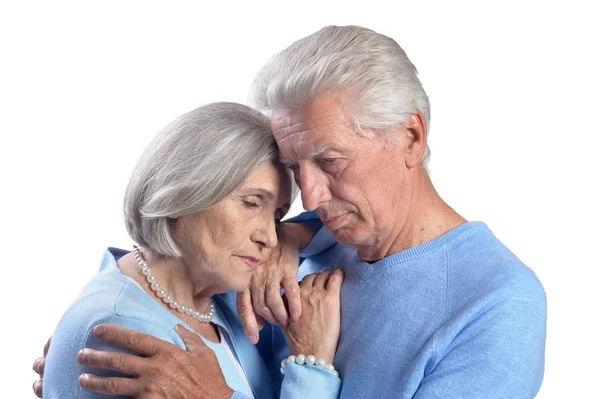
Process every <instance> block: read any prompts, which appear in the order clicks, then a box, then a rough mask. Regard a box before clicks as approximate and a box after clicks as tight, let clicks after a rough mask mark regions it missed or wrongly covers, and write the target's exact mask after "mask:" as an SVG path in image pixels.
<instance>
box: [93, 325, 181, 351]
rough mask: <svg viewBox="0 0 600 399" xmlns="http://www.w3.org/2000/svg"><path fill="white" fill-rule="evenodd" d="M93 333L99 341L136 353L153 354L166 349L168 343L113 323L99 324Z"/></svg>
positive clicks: (168, 345)
mask: <svg viewBox="0 0 600 399" xmlns="http://www.w3.org/2000/svg"><path fill="white" fill-rule="evenodd" d="M94 335H95V336H96V337H97V338H98V339H99V340H101V341H104V342H107V343H109V344H113V345H117V346H120V347H122V348H127V349H131V350H133V351H135V352H137V353H140V354H142V355H147V356H153V355H155V354H156V352H157V351H158V350H159V349H162V350H167V349H168V348H169V347H170V346H174V345H173V344H169V343H167V342H165V341H163V340H161V339H159V338H156V337H153V336H151V335H148V334H144V333H140V332H137V331H134V330H130V329H128V328H124V327H119V326H115V325H113V324H100V325H98V326H96V327H95V328H94Z"/></svg>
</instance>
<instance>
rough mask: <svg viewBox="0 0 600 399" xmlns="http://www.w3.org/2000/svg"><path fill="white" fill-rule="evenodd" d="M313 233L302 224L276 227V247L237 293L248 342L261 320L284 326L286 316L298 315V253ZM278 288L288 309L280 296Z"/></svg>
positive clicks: (258, 329)
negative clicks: (244, 288) (248, 283)
mask: <svg viewBox="0 0 600 399" xmlns="http://www.w3.org/2000/svg"><path fill="white" fill-rule="evenodd" d="M315 232H316V231H315V230H314V229H313V228H310V227H307V226H304V225H300V224H296V223H283V224H282V225H281V226H280V227H279V228H278V229H277V236H278V242H277V247H276V248H274V249H273V251H272V253H271V256H270V257H269V258H268V259H266V260H265V261H263V262H261V263H260V264H259V265H258V267H257V269H256V270H255V271H254V274H253V275H252V280H251V282H250V287H249V289H246V290H244V291H242V292H240V293H239V294H238V298H237V307H238V313H239V315H240V317H241V318H242V322H243V324H244V331H245V332H246V335H247V336H248V338H249V339H250V341H251V342H252V343H257V342H258V332H259V331H260V330H261V329H262V327H263V326H264V323H265V321H268V322H269V323H272V324H280V325H281V326H282V327H286V326H287V325H288V323H289V322H290V317H289V316H291V319H292V320H298V318H299V317H300V315H301V314H302V304H301V301H300V289H299V286H298V263H299V259H300V257H299V252H300V250H301V249H303V248H304V247H305V246H306V245H308V243H309V242H310V240H311V239H312V237H313V236H314V234H315ZM282 288H283V289H284V290H285V294H284V295H285V300H286V301H287V306H288V308H286V305H285V304H284V299H283V297H282V296H281V289H282ZM288 309H289V316H288Z"/></svg>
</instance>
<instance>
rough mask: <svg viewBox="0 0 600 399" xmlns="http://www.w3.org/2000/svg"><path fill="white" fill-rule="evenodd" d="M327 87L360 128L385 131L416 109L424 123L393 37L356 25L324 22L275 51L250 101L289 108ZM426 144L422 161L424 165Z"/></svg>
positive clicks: (425, 106)
mask: <svg viewBox="0 0 600 399" xmlns="http://www.w3.org/2000/svg"><path fill="white" fill-rule="evenodd" d="M329 91H343V92H344V93H345V94H346V95H347V96H348V98H347V100H346V101H345V103H346V104H345V105H346V107H347V109H348V111H349V112H350V114H351V118H352V120H353V122H354V124H355V125H356V127H357V128H358V129H359V130H360V128H361V127H365V128H370V129H374V130H376V131H381V132H385V131H389V130H390V129H393V128H396V127H399V126H402V125H403V124H404V123H405V122H406V121H407V120H408V119H409V118H410V116H411V115H412V114H413V113H414V112H415V111H416V110H420V111H421V112H422V113H423V116H424V117H425V122H426V125H427V127H428V126H429V98H428V97H427V94H426V93H425V90H424V89H423V86H422V84H421V82H420V81H419V78H418V76H417V70H416V68H415V66H414V65H413V64H412V62H411V61H410V60H409V59H408V57H407V55H406V53H405V52H404V50H402V48H401V47H400V46H399V45H398V43H396V42H395V41H394V40H393V39H391V38H389V37H387V36H384V35H381V34H379V33H376V32H374V31H372V30H369V29H366V28H362V27H359V26H327V27H325V28H323V29H321V30H320V31H318V32H316V33H314V34H312V35H310V36H308V37H305V38H304V39H300V40H298V41H296V42H294V43H292V45H291V46H289V47H288V48H287V49H285V50H283V51H282V52H280V53H278V54H276V55H275V56H273V57H272V58H271V60H270V61H269V62H268V63H267V64H266V65H265V66H264V67H263V68H262V69H261V70H260V72H259V73H258V75H257V76H256V78H255V80H254V83H253V85H252V89H251V92H250V97H249V104H250V105H251V106H253V107H255V108H257V109H259V110H261V111H262V112H265V113H266V114H267V115H270V113H271V112H272V111H289V110H293V109H297V108H299V107H301V106H302V105H304V104H307V103H310V102H311V101H314V100H315V99H317V98H318V97H319V96H320V95H321V94H323V93H325V92H329ZM429 154H430V151H429V146H428V147H427V149H426V151H425V154H424V155H423V158H422V160H421V162H422V164H423V165H424V166H425V168H427V163H428V161H429Z"/></svg>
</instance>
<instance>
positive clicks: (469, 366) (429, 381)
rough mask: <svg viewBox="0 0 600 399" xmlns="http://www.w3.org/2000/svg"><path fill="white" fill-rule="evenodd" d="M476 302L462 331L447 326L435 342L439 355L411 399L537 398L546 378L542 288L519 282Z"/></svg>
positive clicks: (463, 323) (543, 295)
mask: <svg viewBox="0 0 600 399" xmlns="http://www.w3.org/2000/svg"><path fill="white" fill-rule="evenodd" d="M522 283H524V284H522ZM477 301H478V304H474V305H473V304H472V305H473V306H470V309H471V310H470V311H468V317H465V318H464V320H463V321H462V322H460V324H461V327H460V329H459V328H455V329H454V330H453V327H450V328H448V329H446V330H445V332H444V333H442V334H440V335H439V336H438V337H436V339H437V341H438V343H439V347H438V351H440V353H438V354H437V361H436V363H435V364H434V365H432V367H431V370H430V372H429V373H428V374H426V376H425V378H424V379H423V380H422V382H421V384H420V386H419V388H418V390H417V392H416V394H415V395H414V398H415V399H425V398H427V399H429V398H447V399H452V398H489V399H494V398H515V399H519V398H532V397H534V396H535V395H536V393H537V391H538V390H539V388H540V385H541V382H542V377H543V374H544V346H545V331H546V296H545V293H544V290H543V288H542V286H541V284H539V282H538V281H537V279H530V280H529V281H525V282H523V281H521V282H520V284H518V285H512V286H507V287H504V289H503V290H502V291H500V292H495V293H494V294H493V295H488V296H484V297H481V298H478V300H477ZM457 319H460V317H458V318H457ZM450 325H451V326H452V322H450ZM451 331H456V332H452V333H450V332H451ZM444 335H448V336H444ZM443 342H448V344H444V343H443Z"/></svg>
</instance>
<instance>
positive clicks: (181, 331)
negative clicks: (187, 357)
mask: <svg viewBox="0 0 600 399" xmlns="http://www.w3.org/2000/svg"><path fill="white" fill-rule="evenodd" d="M175 332H177V335H179V337H180V338H181V339H182V340H183V343H184V344H185V349H186V350H187V351H188V352H190V353H192V354H194V355H199V354H200V353H201V352H202V351H203V350H205V349H206V348H208V346H206V344H205V343H204V341H202V338H200V337H199V336H198V335H197V334H194V333H193V332H191V331H189V330H188V329H187V328H185V327H184V326H182V325H181V324H177V325H176V326H175Z"/></svg>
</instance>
